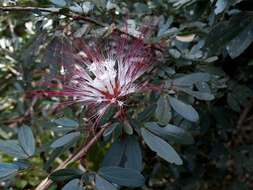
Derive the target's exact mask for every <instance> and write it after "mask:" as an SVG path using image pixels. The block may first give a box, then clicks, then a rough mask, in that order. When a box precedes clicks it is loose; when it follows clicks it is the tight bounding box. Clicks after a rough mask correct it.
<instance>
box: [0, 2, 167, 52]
mask: <svg viewBox="0 0 253 190" xmlns="http://www.w3.org/2000/svg"><path fill="white" fill-rule="evenodd" d="M61 10H62V9H61V8H54V7H51V8H44V7H21V6H6V7H0V12H1V11H2V12H6V11H33V12H36V11H41V12H48V13H52V14H61V15H64V16H67V17H70V18H72V19H74V20H83V21H85V22H89V23H91V24H95V25H97V26H101V27H110V25H108V24H103V23H101V22H99V21H97V20H95V19H92V18H90V17H88V16H83V15H80V13H77V12H74V11H72V10H68V11H61ZM111 26H112V27H113V30H114V31H115V32H118V33H120V34H125V35H127V36H129V37H131V38H133V39H138V37H136V36H134V35H132V34H130V33H128V32H127V31H124V30H121V29H119V28H117V27H116V26H114V25H111ZM150 48H152V49H155V50H158V51H160V52H162V51H163V50H162V49H161V47H159V46H155V45H154V46H153V45H152V44H151V46H150Z"/></svg>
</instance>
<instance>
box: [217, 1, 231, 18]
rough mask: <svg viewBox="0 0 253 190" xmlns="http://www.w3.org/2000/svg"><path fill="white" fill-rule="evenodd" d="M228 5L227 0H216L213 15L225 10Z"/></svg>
mask: <svg viewBox="0 0 253 190" xmlns="http://www.w3.org/2000/svg"><path fill="white" fill-rule="evenodd" d="M227 5H228V0H218V1H217V2H216V4H215V10H214V12H215V14H216V15H217V14H219V13H221V12H223V11H224V10H225V8H226V7H227Z"/></svg>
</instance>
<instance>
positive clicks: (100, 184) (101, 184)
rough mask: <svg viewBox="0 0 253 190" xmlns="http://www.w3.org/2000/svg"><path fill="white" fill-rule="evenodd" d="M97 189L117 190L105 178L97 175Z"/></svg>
mask: <svg viewBox="0 0 253 190" xmlns="http://www.w3.org/2000/svg"><path fill="white" fill-rule="evenodd" d="M96 188H97V189H98V190H117V188H116V187H115V186H114V185H113V184H111V183H110V182H109V181H107V180H105V179H104V178H102V177H100V176H99V175H96Z"/></svg>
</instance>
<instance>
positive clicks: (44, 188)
mask: <svg viewBox="0 0 253 190" xmlns="http://www.w3.org/2000/svg"><path fill="white" fill-rule="evenodd" d="M109 125H110V124H105V125H103V126H101V129H100V130H99V131H98V132H97V133H96V135H95V136H94V137H93V138H92V139H91V140H90V141H89V142H88V143H87V144H86V145H85V146H81V149H80V150H78V151H77V152H76V153H75V154H73V156H71V157H69V158H68V159H66V160H65V161H64V162H62V163H61V164H60V165H59V166H58V167H57V168H56V169H55V170H54V171H53V172H55V171H57V170H60V169H64V168H66V167H67V166H68V165H69V164H71V163H73V162H76V161H78V160H80V159H81V158H82V157H83V156H85V155H86V153H87V152H88V150H89V149H90V148H91V147H92V146H93V145H94V144H95V143H96V142H97V141H98V140H99V138H100V137H101V136H102V134H103V133H104V131H105V129H106V128H107V127H108V126H109ZM50 175H51V174H49V175H48V176H47V177H46V178H45V179H44V180H43V181H42V182H41V183H40V184H39V185H38V186H37V187H36V189H35V190H47V189H48V188H49V187H50V186H51V185H52V183H53V181H52V180H51V179H50V178H49V177H50Z"/></svg>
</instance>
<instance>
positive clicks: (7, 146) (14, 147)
mask: <svg viewBox="0 0 253 190" xmlns="http://www.w3.org/2000/svg"><path fill="white" fill-rule="evenodd" d="M0 151H2V152H4V153H5V154H8V155H10V156H13V157H17V158H20V159H26V158H28V157H29V155H28V154H27V153H26V152H25V151H24V150H23V148H22V147H21V146H20V145H19V143H18V141H16V140H5V141H3V140H0Z"/></svg>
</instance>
